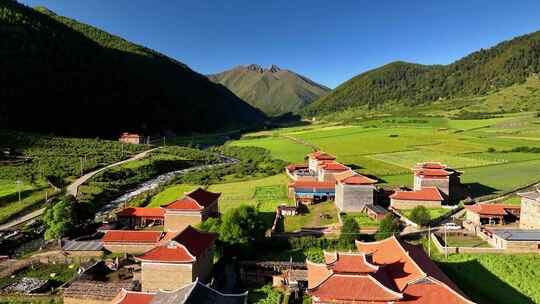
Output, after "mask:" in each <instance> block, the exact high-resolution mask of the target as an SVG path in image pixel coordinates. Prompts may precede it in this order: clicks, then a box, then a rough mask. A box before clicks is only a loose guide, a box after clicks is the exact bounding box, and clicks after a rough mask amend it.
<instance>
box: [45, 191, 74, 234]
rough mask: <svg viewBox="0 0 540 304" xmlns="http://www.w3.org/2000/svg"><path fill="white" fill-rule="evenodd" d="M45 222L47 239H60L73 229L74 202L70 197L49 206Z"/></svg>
mask: <svg viewBox="0 0 540 304" xmlns="http://www.w3.org/2000/svg"><path fill="white" fill-rule="evenodd" d="M43 222H44V223H45V227H46V230H45V239H46V240H60V239H61V238H62V237H64V236H66V235H67V234H68V233H69V231H71V229H73V203H72V201H71V200H70V199H69V197H66V198H64V199H63V200H61V201H60V202H58V203H56V204H55V205H54V206H52V207H50V208H48V209H47V211H46V212H45V215H44V216H43Z"/></svg>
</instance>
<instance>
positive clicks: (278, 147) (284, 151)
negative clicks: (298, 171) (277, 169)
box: [232, 137, 312, 163]
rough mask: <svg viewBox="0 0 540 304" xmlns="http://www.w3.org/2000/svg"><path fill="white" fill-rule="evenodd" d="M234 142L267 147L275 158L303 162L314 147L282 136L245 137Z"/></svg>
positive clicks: (242, 144) (245, 145) (240, 144)
mask: <svg viewBox="0 0 540 304" xmlns="http://www.w3.org/2000/svg"><path fill="white" fill-rule="evenodd" d="M232 144H233V145H234V146H241V147H247V146H254V147H261V148H265V149H267V150H269V151H270V153H271V155H272V157H273V158H277V159H281V160H284V161H288V162H291V163H299V162H303V161H304V157H305V156H306V154H308V153H310V152H311V151H312V149H311V148H309V147H307V146H304V145H301V144H299V143H296V142H293V141H291V140H289V139H285V138H280V137H265V138H256V139H244V140H239V141H234V142H233V143H232Z"/></svg>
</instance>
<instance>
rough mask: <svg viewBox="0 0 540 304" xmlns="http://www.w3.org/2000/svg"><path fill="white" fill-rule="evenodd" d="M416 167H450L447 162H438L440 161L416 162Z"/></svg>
mask: <svg viewBox="0 0 540 304" xmlns="http://www.w3.org/2000/svg"><path fill="white" fill-rule="evenodd" d="M415 168H424V169H446V168H448V166H447V165H445V164H441V163H438V162H426V163H418V164H416V167H415Z"/></svg>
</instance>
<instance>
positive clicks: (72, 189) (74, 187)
mask: <svg viewBox="0 0 540 304" xmlns="http://www.w3.org/2000/svg"><path fill="white" fill-rule="evenodd" d="M156 149H159V148H153V149H150V150H146V151H144V152H141V153H139V154H137V155H134V156H133V157H131V158H128V159H126V160H123V161H119V162H116V163H114V164H110V165H108V166H106V167H103V168H101V169H98V170H94V171H92V172H89V173H86V174H85V175H83V176H81V177H79V178H78V179H76V180H75V181H74V182H73V183H71V184H70V185H69V186H68V187H67V188H66V193H67V194H71V195H73V196H75V197H77V193H78V192H79V186H80V185H82V184H84V183H85V182H87V181H88V180H89V179H90V178H92V177H93V176H94V175H96V174H98V173H99V172H101V171H104V170H107V169H109V168H112V167H116V166H119V165H122V164H125V163H127V162H130V161H134V160H138V159H141V158H143V157H145V156H146V155H147V154H148V153H150V152H152V151H154V150H156ZM45 209H46V208H45V207H44V208H41V209H38V210H35V211H33V212H30V213H28V214H25V215H23V216H21V217H18V218H16V219H13V220H11V221H9V222H7V223H5V224H3V225H0V231H2V230H9V229H11V228H13V227H15V226H18V225H20V224H22V223H24V222H26V221H29V220H31V219H33V218H36V217H38V216H41V215H42V214H43V213H44V212H45Z"/></svg>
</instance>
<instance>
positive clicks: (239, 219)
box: [219, 205, 266, 245]
mask: <svg viewBox="0 0 540 304" xmlns="http://www.w3.org/2000/svg"><path fill="white" fill-rule="evenodd" d="M265 230H266V228H265V226H264V221H263V219H262V217H261V215H260V214H259V212H258V211H257V210H255V208H253V207H252V206H247V205H242V206H240V207H238V208H234V209H230V210H228V211H227V212H226V213H225V214H224V215H223V218H222V222H221V225H220V229H219V233H220V235H219V239H220V240H221V241H222V242H224V243H226V244H229V245H233V244H247V243H249V241H251V240H255V239H258V238H261V237H263V236H264V232H265Z"/></svg>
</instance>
